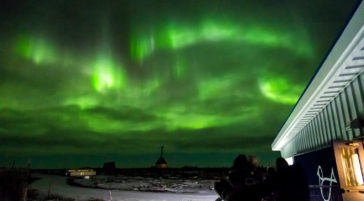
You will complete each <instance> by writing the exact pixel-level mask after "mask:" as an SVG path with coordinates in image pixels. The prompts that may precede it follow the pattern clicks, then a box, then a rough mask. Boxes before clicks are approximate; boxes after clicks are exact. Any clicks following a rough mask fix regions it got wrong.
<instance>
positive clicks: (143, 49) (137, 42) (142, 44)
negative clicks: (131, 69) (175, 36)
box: [130, 35, 155, 61]
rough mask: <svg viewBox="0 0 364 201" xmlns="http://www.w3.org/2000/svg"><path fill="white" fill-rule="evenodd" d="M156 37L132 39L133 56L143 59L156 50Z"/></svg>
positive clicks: (138, 59)
mask: <svg viewBox="0 0 364 201" xmlns="http://www.w3.org/2000/svg"><path fill="white" fill-rule="evenodd" d="M154 43H155V42H154V37H153V36H152V35H151V36H150V37H149V38H147V37H144V38H143V37H136V38H132V39H131V40H130V54H131V58H132V59H134V60H136V61H141V60H143V59H144V58H145V57H147V56H148V55H150V54H151V53H152V52H153V51H154Z"/></svg>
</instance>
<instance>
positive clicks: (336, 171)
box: [272, 2, 364, 201]
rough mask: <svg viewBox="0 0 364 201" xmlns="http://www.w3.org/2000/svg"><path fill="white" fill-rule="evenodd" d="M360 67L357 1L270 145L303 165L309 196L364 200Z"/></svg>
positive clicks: (363, 47) (361, 23) (361, 22)
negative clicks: (342, 28) (353, 10)
mask: <svg viewBox="0 0 364 201" xmlns="http://www.w3.org/2000/svg"><path fill="white" fill-rule="evenodd" d="M363 72H364V2H361V3H360V5H359V7H358V8H357V10H356V12H355V13H354V15H353V16H352V18H351V20H350V21H349V23H348V24H347V26H346V27H345V29H344V30H343V32H342V33H341V35H340V37H339V38H338V40H337V41H336V43H335V45H334V46H333V48H332V49H331V51H330V52H329V54H328V55H327V57H326V58H325V60H324V61H323V63H322V64H321V66H320V67H319V69H318V71H317V73H316V74H315V75H314V77H313V79H312V80H311V82H310V84H309V85H308V86H307V88H306V90H305V91H304V93H303V94H302V96H301V97H300V99H299V101H298V102H297V104H296V106H295V107H294V109H293V111H292V112H291V114H290V115H289V117H288V119H287V120H286V122H285V123H284V125H283V127H282V128H281V130H280V131H279V133H278V135H277V137H276V138H275V140H274V142H273V144H272V149H273V150H275V151H280V153H281V155H282V157H284V158H286V160H287V161H288V162H289V163H291V164H296V165H300V166H301V167H302V168H303V169H304V171H305V174H306V176H307V180H308V184H309V189H310V195H311V200H312V201H316V200H317V201H318V200H320V201H322V200H324V201H354V200H364V179H363V173H364V148H363V140H364V73H363ZM294 179H295V178H292V180H294Z"/></svg>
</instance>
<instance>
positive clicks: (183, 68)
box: [174, 59, 187, 79]
mask: <svg viewBox="0 0 364 201" xmlns="http://www.w3.org/2000/svg"><path fill="white" fill-rule="evenodd" d="M174 69H175V75H176V77H177V79H181V78H182V77H184V76H185V75H186V72H187V64H186V61H185V60H182V59H177V61H176V65H175V67H174Z"/></svg>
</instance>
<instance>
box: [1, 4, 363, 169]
mask: <svg viewBox="0 0 364 201" xmlns="http://www.w3.org/2000/svg"><path fill="white" fill-rule="evenodd" d="M356 3H357V2H356V1H335V2H332V1H319V2H316V1H270V0H265V1H260V2H256V1H233V0H213V1H212V0H211V1H207V0H206V1H200V0H198V1H197V0H180V1H177V0H165V1H153V0H144V1H141V0H130V1H81V0H77V1H24V2H22V1H9V2H4V3H0V11H1V12H0V19H1V21H0V94H1V96H0V161H1V162H0V167H1V166H9V164H10V163H11V162H12V161H13V160H17V161H19V162H18V163H19V165H20V164H21V163H25V162H24V161H27V160H28V158H29V159H31V160H32V163H33V164H34V166H35V167H39V168H50V167H54V168H57V167H69V166H88V165H90V166H92V165H94V166H97V165H98V166H101V165H102V163H103V162H106V161H109V160H115V161H116V162H117V165H118V166H119V167H149V166H150V165H153V163H154V162H155V160H156V159H157V157H158V154H159V147H160V146H161V145H164V146H165V147H166V152H167V153H166V159H167V161H168V162H169V165H170V166H171V167H180V166H185V165H190V166H191V165H198V166H204V167H207V166H209V167H213V166H230V165H231V161H232V159H233V157H234V156H236V154H239V153H245V154H254V155H257V156H258V157H259V158H260V160H261V162H263V163H266V164H268V163H270V162H271V161H272V160H273V159H274V157H276V156H277V154H276V153H275V154H274V153H272V152H271V149H270V144H271V142H272V140H273V139H274V137H275V135H276V134H277V132H278V131H279V128H280V127H281V126H282V125H283V123H284V121H285V119H286V118H287V116H288V114H289V112H290V111H291V110H292V109H293V107H294V105H295V103H296V101H297V100H298V98H299V97H300V95H301V93H302V92H303V90H304V89H305V87H306V85H307V84H308V83H309V80H310V79H311V77H312V76H313V75H314V73H315V71H316V69H317V67H318V66H319V65H320V62H321V61H322V60H323V59H324V57H325V55H326V53H327V52H328V51H329V49H330V47H331V45H332V43H333V42H334V41H335V38H336V37H337V36H338V35H339V34H340V30H341V29H342V28H343V26H344V25H345V22H346V20H348V19H349V17H350V13H351V12H352V11H353V9H354V8H355V5H356Z"/></svg>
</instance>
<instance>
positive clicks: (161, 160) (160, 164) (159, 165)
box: [155, 146, 168, 168]
mask: <svg viewBox="0 0 364 201" xmlns="http://www.w3.org/2000/svg"><path fill="white" fill-rule="evenodd" d="M163 148H164V147H163V146H161V157H159V158H158V160H157V162H156V163H155V167H156V168H167V167H168V164H167V161H166V160H165V159H164V158H163Z"/></svg>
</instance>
